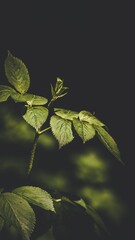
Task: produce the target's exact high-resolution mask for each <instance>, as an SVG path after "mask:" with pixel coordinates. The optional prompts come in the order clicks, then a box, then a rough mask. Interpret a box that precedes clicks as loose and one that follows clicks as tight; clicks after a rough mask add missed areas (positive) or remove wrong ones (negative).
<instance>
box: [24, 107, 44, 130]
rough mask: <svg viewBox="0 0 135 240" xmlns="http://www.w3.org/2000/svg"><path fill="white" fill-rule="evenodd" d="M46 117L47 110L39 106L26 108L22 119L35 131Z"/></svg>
mask: <svg viewBox="0 0 135 240" xmlns="http://www.w3.org/2000/svg"><path fill="white" fill-rule="evenodd" d="M47 117H48V109H47V108H45V107H41V106H35V107H28V109H27V111H26V113H25V114H24V115H23V118H24V119H25V121H26V122H27V123H29V124H30V125H31V126H32V127H33V128H35V129H36V130H37V131H38V130H39V129H40V127H41V126H42V125H43V124H44V123H45V121H46V119H47Z"/></svg>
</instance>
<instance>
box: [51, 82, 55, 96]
mask: <svg viewBox="0 0 135 240" xmlns="http://www.w3.org/2000/svg"><path fill="white" fill-rule="evenodd" d="M51 93H52V97H55V90H54V88H53V85H52V84H51Z"/></svg>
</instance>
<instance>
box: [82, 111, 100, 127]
mask: <svg viewBox="0 0 135 240" xmlns="http://www.w3.org/2000/svg"><path fill="white" fill-rule="evenodd" d="M79 119H80V120H81V121H86V122H88V123H90V124H94V125H97V126H105V124H104V123H102V122H101V121H100V120H98V119H97V118H96V117H95V116H94V115H92V113H90V112H87V111H81V112H80V113H79Z"/></svg>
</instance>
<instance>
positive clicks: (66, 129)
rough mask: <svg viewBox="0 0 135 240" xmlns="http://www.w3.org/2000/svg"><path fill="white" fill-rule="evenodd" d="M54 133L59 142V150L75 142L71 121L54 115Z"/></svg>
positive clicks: (51, 122) (52, 126) (52, 119)
mask: <svg viewBox="0 0 135 240" xmlns="http://www.w3.org/2000/svg"><path fill="white" fill-rule="evenodd" d="M50 125H51V129H52V132H53V134H54V136H55V137H56V139H57V140H58V142H59V148H61V147H62V146H64V145H66V144H68V143H70V142H71V141H72V140H73V138H74V137H73V133H72V129H71V127H72V124H71V122H70V121H69V120H66V119H63V118H61V117H59V116H55V115H53V116H52V117H51V120H50Z"/></svg>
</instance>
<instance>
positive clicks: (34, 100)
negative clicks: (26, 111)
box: [27, 94, 48, 106]
mask: <svg viewBox="0 0 135 240" xmlns="http://www.w3.org/2000/svg"><path fill="white" fill-rule="evenodd" d="M29 95H31V100H28V101H27V103H28V104H29V105H31V106H32V105H44V104H46V103H47V102H48V99H47V98H45V97H42V96H37V95H34V94H29Z"/></svg>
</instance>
